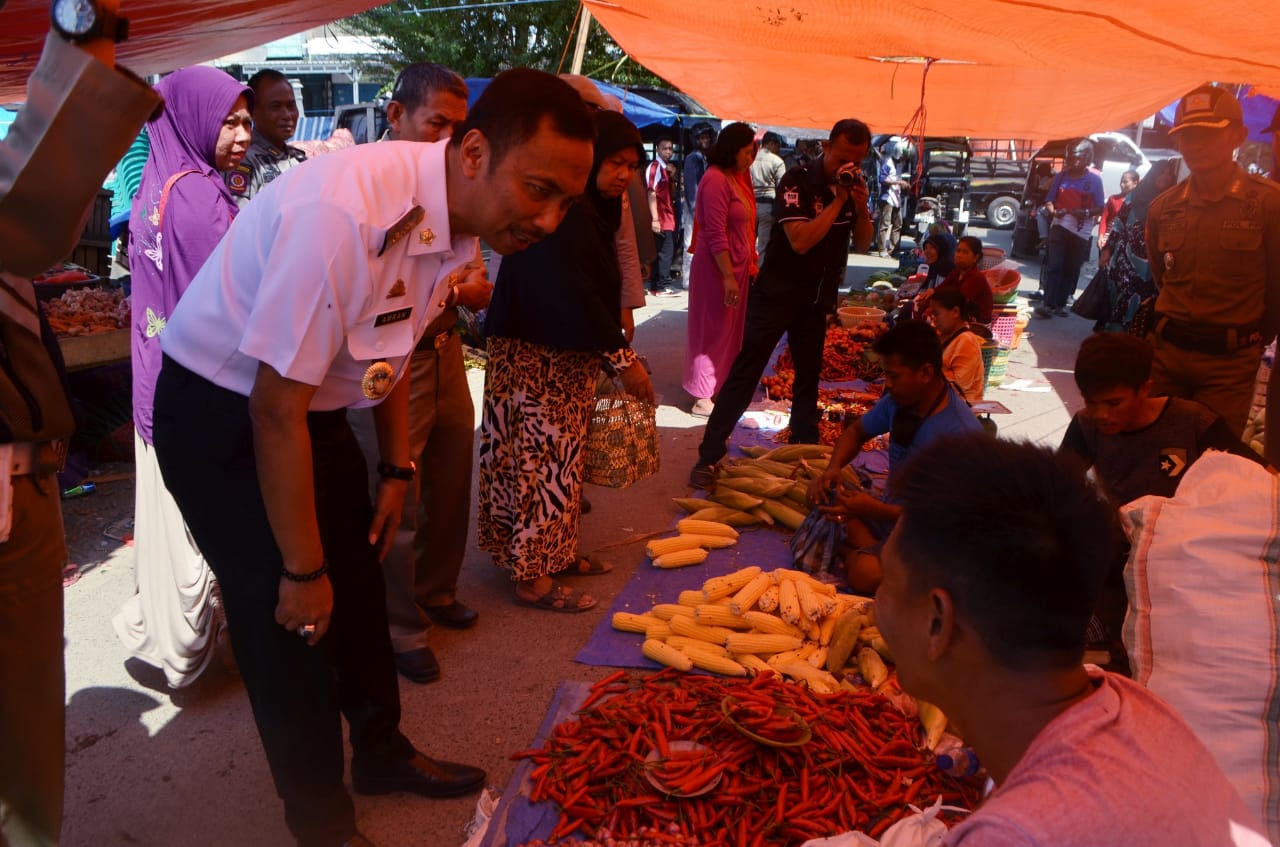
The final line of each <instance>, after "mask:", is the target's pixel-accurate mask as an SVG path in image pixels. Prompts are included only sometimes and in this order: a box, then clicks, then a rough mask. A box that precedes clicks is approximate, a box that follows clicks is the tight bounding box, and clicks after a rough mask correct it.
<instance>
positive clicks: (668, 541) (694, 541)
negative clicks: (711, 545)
mask: <svg viewBox="0 0 1280 847" xmlns="http://www.w3.org/2000/svg"><path fill="white" fill-rule="evenodd" d="M701 539H702V536H701V535H671V536H668V537H667V538H655V539H653V540H652V541H650V542H649V543H648V544H646V545H644V552H645V553H646V554H648V556H649V558H650V559H656V558H658V557H659V556H665V555H666V554H668V553H675V552H677V551H679V550H696V549H698V548H699V547H701V546H702V540H701Z"/></svg>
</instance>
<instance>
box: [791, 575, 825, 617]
mask: <svg viewBox="0 0 1280 847" xmlns="http://www.w3.org/2000/svg"><path fill="white" fill-rule="evenodd" d="M793 584H794V585H795V587H796V597H797V598H798V599H799V600H800V614H802V615H804V616H805V617H806V618H808V619H809V620H811V621H816V620H820V619H821V618H822V606H820V605H819V604H818V597H817V595H816V594H814V593H813V589H812V588H811V587H810V586H809V583H807V582H805V581H803V580H795V581H794V583H793Z"/></svg>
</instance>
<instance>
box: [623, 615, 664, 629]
mask: <svg viewBox="0 0 1280 847" xmlns="http://www.w3.org/2000/svg"><path fill="white" fill-rule="evenodd" d="M655 623H661V621H660V620H659V619H658V618H657V617H655V616H653V615H647V614H646V615H633V614H632V613H630V612H614V613H613V628H614V629H616V630H619V631H621V632H645V631H646V630H648V628H649V627H650V626H652V625H653V624H655Z"/></svg>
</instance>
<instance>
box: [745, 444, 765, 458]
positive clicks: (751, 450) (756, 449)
mask: <svg viewBox="0 0 1280 847" xmlns="http://www.w3.org/2000/svg"><path fill="white" fill-rule="evenodd" d="M738 449H739V450H741V451H742V452H743V454H744V455H746V456H750V457H751V458H753V459H759V458H760V457H761V456H763V455H764V454H765V453H768V452H769V448H768V447H760V446H758V445H751V446H749V447H739V448H738Z"/></svg>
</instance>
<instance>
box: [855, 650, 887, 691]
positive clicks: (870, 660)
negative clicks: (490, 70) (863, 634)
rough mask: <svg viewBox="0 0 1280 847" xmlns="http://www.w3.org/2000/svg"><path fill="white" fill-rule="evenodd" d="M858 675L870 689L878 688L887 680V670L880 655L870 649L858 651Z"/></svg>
mask: <svg viewBox="0 0 1280 847" xmlns="http://www.w3.org/2000/svg"><path fill="white" fill-rule="evenodd" d="M858 673H860V674H862V678H863V679H865V680H866V681H867V685H870V686H871V687H872V688H879V687H880V686H882V685H884V683H885V680H887V679H888V678H889V669H888V668H886V667H885V666H884V660H883V659H881V658H880V654H879V653H877V652H876V651H875V650H872V649H871V648H870V647H863V648H862V649H861V650H859V651H858Z"/></svg>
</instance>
